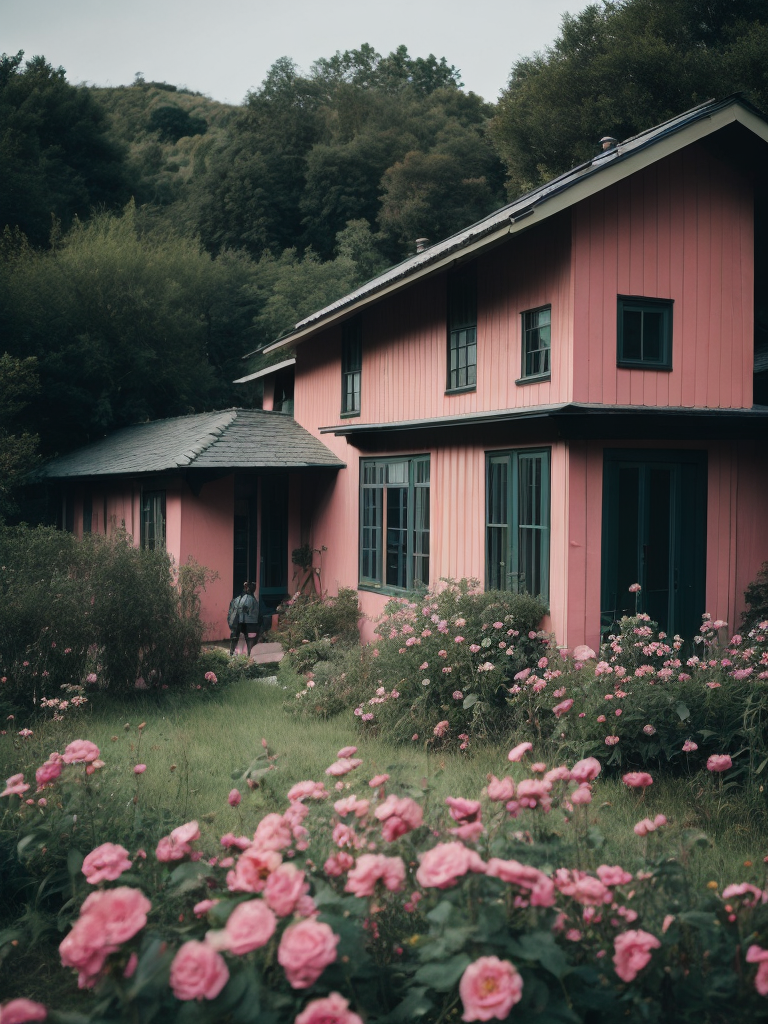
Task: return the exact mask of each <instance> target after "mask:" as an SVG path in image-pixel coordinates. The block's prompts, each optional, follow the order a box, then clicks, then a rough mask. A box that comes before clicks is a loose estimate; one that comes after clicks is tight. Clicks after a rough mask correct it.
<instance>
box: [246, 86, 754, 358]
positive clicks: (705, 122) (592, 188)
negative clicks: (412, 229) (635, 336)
mask: <svg viewBox="0 0 768 1024" xmlns="http://www.w3.org/2000/svg"><path fill="white" fill-rule="evenodd" d="M734 123H739V124H741V125H743V126H744V127H745V128H747V129H749V130H750V131H752V132H753V133H754V134H755V135H756V136H758V137H759V138H761V139H763V141H765V142H768V121H767V120H766V118H765V116H764V115H763V114H762V113H761V112H760V111H759V110H758V109H757V108H756V107H754V106H752V104H751V103H749V102H748V101H747V100H746V99H744V98H743V97H742V96H740V95H736V96H729V97H728V98H727V99H724V100H719V101H716V100H710V101H708V102H707V103H702V104H700V105H699V106H697V107H693V108H692V109H691V110H687V111H686V112H685V113H683V114H679V115H678V116H677V117H673V118H671V119H670V120H669V121H665V122H664V123H663V124H660V125H657V126H656V127H655V128H650V129H648V130H647V131H645V132H640V134H638V135H634V136H633V137H632V138H630V139H626V140H625V141H624V142H620V143H619V144H618V145H616V146H614V147H613V148H612V149H609V150H607V151H605V152H601V153H598V155H597V156H595V157H594V158H593V159H592V160H589V161H588V162H587V163H583V164H581V165H580V166H579V167H575V168H573V170H570V171H567V172H566V173H565V174H561V175H559V176H558V177H557V178H553V179H552V180H551V181H548V182H547V183H546V184H545V185H541V186H540V187H539V188H536V189H534V190H533V191H532V192H528V193H526V194H525V195H523V196H521V197H520V198H519V199H516V200H515V201H514V202H512V203H508V204H507V205H506V206H502V207H501V209H499V210H496V211H495V212H494V213H491V214H489V215H488V216H487V217H484V218H483V219H482V220H479V221H477V222H476V223H475V224H472V225H471V226H470V227H468V228H465V229H464V230H463V231H459V232H457V233H456V234H454V235H451V236H450V237H449V238H445V239H443V240H442V241H441V242H437V243H436V244H435V245H432V246H430V247H429V248H428V249H425V250H424V251H423V252H420V253H416V255H415V256H411V257H409V259H407V260H404V261H403V262H402V263H398V264H397V265H396V266H394V267H390V268H389V269H388V270H385V271H384V273H383V274H379V275H378V277H374V278H372V279H371V280H370V281H367V282H366V283H365V284H363V285H361V286H360V287H359V288H357V289H355V291H353V292H350V293H349V294H348V295H345V296H344V297H343V298H341V299H338V300H337V301H336V302H332V303H331V304H330V305H328V306H325V307H324V308H323V309H320V310H318V311H317V312H316V313H313V314H312V315H311V316H308V317H306V318H305V319H304V320H301V321H299V323H297V324H296V326H295V327H294V329H293V330H292V331H291V332H290V333H289V334H288V335H286V336H285V337H284V338H280V339H279V340H278V341H275V342H273V343H272V344H271V345H268V346H266V347H265V348H264V349H263V350H262V351H264V352H273V351H275V350H276V349H278V348H283V347H284V346H288V345H295V344H296V343H297V342H300V341H303V340H304V339H306V338H308V337H310V336H311V335H313V334H315V333H316V332H317V331H319V330H321V329H323V328H325V327H327V326H329V325H330V324H331V323H333V322H334V321H337V320H340V319H343V318H346V317H347V316H349V315H351V314H352V313H353V312H354V311H355V310H358V309H361V308H363V307H365V306H368V305H370V304H372V303H373V302H377V301H379V299H381V298H383V297H384V296H385V295H388V294H391V293H392V292H394V291H397V290H399V289H400V288H403V287H406V286H407V285H409V284H411V283H413V282H414V281H415V280H417V279H418V278H420V277H424V276H426V275H427V274H432V273H435V272H436V271H439V270H443V269H445V268H447V267H449V266H450V265H451V264H452V263H454V262H455V261H456V260H458V259H461V258H462V257H463V256H466V255H469V254H470V253H475V252H478V251H479V250H481V249H485V248H488V247H489V246H491V245H495V244H497V243H498V242H500V241H503V240H504V238H505V237H507V236H510V235H513V234H516V233H518V232H520V231H525V230H527V229H528V228H529V227H532V226H533V225H534V224H537V223H540V222H541V221H542V220H544V219H546V218H547V217H550V216H552V215H554V214H556V213H558V212H560V211H561V210H563V209H566V208H567V207H570V206H573V205H574V204H575V203H577V202H580V201H581V200H582V199H586V198H587V197H588V196H590V195H594V194H595V193H596V192H599V191H601V190H602V189H604V188H607V187H608V186H609V185H612V184H614V183H615V182H617V181H621V180H622V179H623V178H626V177H628V176H629V175H630V174H634V173H635V172H637V171H639V170H641V169H642V168H643V167H647V166H648V165H649V164H652V163H655V162H657V161H658V160H661V159H663V158H664V157H666V156H669V155H670V154H671V153H674V152H676V151H677V150H679V149H682V148H684V147H685V146H689V145H691V143H693V142H697V141H698V140H699V139H703V138H706V137H707V136H709V135H712V134H713V133H714V132H717V131H720V130H721V129H723V128H725V127H726V126H728V125H732V124H734Z"/></svg>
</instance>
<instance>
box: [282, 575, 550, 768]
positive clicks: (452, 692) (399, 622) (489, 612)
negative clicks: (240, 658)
mask: <svg viewBox="0 0 768 1024" xmlns="http://www.w3.org/2000/svg"><path fill="white" fill-rule="evenodd" d="M442 584H443V585H442V587H441V588H440V589H436V590H433V591H428V592H427V593H425V594H424V595H422V596H420V597H419V598H418V600H413V601H409V600H406V599H398V600H393V601H390V602H389V604H388V605H387V608H386V612H385V615H384V617H383V618H382V620H381V621H380V622H379V623H378V625H377V629H376V634H377V635H376V639H375V641H374V643H373V644H372V645H370V649H369V651H368V658H367V660H365V661H363V663H362V667H363V668H364V672H361V673H360V674H358V676H357V677H356V678H355V679H354V685H353V684H351V683H350V681H349V678H348V677H347V678H346V679H345V680H344V681H343V682H344V683H345V689H346V691H347V693H348V695H349V696H353V697H354V698H355V701H354V702H350V701H347V702H346V707H345V713H347V714H351V715H354V717H355V718H356V719H357V720H358V724H359V725H360V727H362V728H363V729H366V730H369V731H370V730H379V729H382V730H385V731H386V735H387V737H388V738H390V739H395V740H399V741H401V742H411V741H412V739H413V738H414V737H415V738H416V739H420V740H423V741H429V742H435V741H438V740H439V741H440V743H441V744H443V745H446V744H451V745H455V746H458V747H459V748H460V749H462V750H467V749H468V748H469V743H470V739H471V738H474V737H477V736H487V735H489V734H493V735H498V734H500V733H503V732H508V731H509V728H510V721H509V718H508V717H507V716H505V714H504V712H505V702H504V696H505V693H506V689H505V684H506V682H507V680H508V679H509V678H510V677H511V675H512V674H513V673H514V672H516V671H517V670H519V669H520V668H522V667H523V666H525V665H529V664H533V665H535V664H537V663H538V662H539V661H540V660H541V659H542V658H544V660H545V661H546V656H547V654H548V653H549V644H550V642H551V637H550V636H549V634H547V633H543V632H540V631H539V630H538V626H539V624H540V622H541V619H542V616H543V615H544V614H545V612H546V606H545V605H544V604H543V603H542V602H541V601H539V600H538V599H536V598H532V597H530V596H529V595H526V594H508V593H501V592H494V591H489V592H485V593H482V592H478V591H477V589H476V587H477V585H478V584H477V581H476V580H461V581H460V582H458V583H457V582H454V581H451V580H443V581H442ZM313 673H314V674H315V675H317V673H318V666H317V665H316V666H314V669H313ZM337 678H338V677H336V678H335V679H334V681H333V685H336V679H337ZM340 682H341V680H340ZM310 684H311V685H310ZM319 687H320V683H319V681H318V679H316V678H312V679H309V680H308V681H307V683H306V686H305V691H304V694H303V695H302V697H300V698H299V700H300V701H304V703H307V702H308V701H307V700H305V695H306V691H307V690H312V691H314V692H313V693H312V696H311V698H309V700H310V701H314V700H317V690H318V689H319ZM438 725H439V726H440V728H439V729H438V728H437V727H438ZM436 729H437V731H435V730H436Z"/></svg>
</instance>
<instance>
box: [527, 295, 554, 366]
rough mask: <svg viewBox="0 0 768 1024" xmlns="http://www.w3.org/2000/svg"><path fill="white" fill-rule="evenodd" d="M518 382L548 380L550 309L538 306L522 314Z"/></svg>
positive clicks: (550, 338) (550, 328)
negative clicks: (520, 366) (520, 358)
mask: <svg viewBox="0 0 768 1024" xmlns="http://www.w3.org/2000/svg"><path fill="white" fill-rule="evenodd" d="M522 316H523V343H522V345H521V349H522V357H523V359H522V362H523V365H522V369H521V371H520V381H529V380H549V379H550V374H551V370H552V361H551V350H552V307H551V306H540V307H539V308H538V309H528V310H526V311H525V312H524V313H523V314H522Z"/></svg>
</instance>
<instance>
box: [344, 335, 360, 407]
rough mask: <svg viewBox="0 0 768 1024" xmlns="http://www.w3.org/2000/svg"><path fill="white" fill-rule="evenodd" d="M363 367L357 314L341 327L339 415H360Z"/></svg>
mask: <svg viewBox="0 0 768 1024" xmlns="http://www.w3.org/2000/svg"><path fill="white" fill-rule="evenodd" d="M362 368H363V325H362V321H361V319H360V317H359V316H356V317H354V319H352V320H347V322H346V323H345V324H344V325H343V326H342V328H341V415H342V416H359V415H360V377H361V376H362Z"/></svg>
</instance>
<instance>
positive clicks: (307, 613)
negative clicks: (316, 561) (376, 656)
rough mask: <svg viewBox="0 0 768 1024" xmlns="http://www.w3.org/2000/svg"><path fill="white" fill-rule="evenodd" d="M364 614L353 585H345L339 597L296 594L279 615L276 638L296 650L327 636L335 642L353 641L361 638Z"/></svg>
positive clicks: (289, 649)
mask: <svg viewBox="0 0 768 1024" xmlns="http://www.w3.org/2000/svg"><path fill="white" fill-rule="evenodd" d="M361 615H362V613H361V611H360V605H359V603H358V599H357V591H356V590H354V589H352V588H351V587H342V588H341V589H340V590H339V593H338V594H337V596H336V597H325V598H323V600H320V599H319V598H317V597H314V596H313V595H307V594H296V595H295V596H294V597H293V598H292V599H291V600H290V601H289V602H288V603H287V605H286V606H285V609H284V612H283V614H282V615H281V617H280V626H279V631H278V634H277V639H278V641H279V642H280V643H281V644H282V645H283V650H285V651H292V650H296V649H297V648H299V647H300V646H301V645H302V644H305V643H317V642H318V641H320V640H322V639H323V638H324V637H327V638H329V639H330V640H332V641H333V643H342V644H354V643H357V642H358V641H359V639H360V633H359V630H358V623H359V621H360V618H361ZM320 652H321V653H322V648H320Z"/></svg>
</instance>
